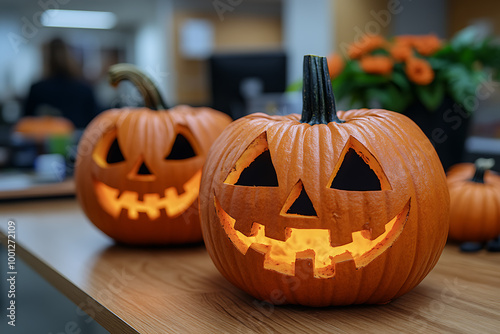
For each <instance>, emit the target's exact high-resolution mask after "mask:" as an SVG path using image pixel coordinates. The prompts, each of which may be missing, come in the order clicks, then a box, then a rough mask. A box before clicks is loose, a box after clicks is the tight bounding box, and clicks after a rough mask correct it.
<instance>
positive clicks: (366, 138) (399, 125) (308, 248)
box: [200, 56, 449, 306]
mask: <svg viewBox="0 0 500 334" xmlns="http://www.w3.org/2000/svg"><path fill="white" fill-rule="evenodd" d="M303 95H304V106H303V114H302V119H300V118H299V115H289V116H268V115H264V114H253V115H249V116H247V117H244V118H242V119H239V120H237V121H236V122H234V123H233V124H231V125H230V126H229V127H228V128H227V129H226V130H225V131H224V132H223V133H222V134H221V136H220V137H219V139H218V140H217V141H216V142H215V143H214V145H213V147H212V149H211V151H210V153H209V156H208V158H207V162H206V164H205V167H204V170H203V176H202V181H201V190H200V198H201V201H200V211H201V222H202V230H203V237H204V240H205V244H206V247H207V249H208V252H209V254H210V256H211V258H212V260H213V261H214V263H215V265H216V267H217V268H218V269H219V271H220V272H221V273H222V275H223V276H225V277H226V278H227V279H228V280H229V281H230V282H232V283H233V284H234V285H236V286H238V287H239V288H241V289H243V290H245V291H246V292H248V293H249V294H251V295H253V296H254V297H256V298H259V299H261V300H265V301H268V302H271V303H274V304H283V303H292V304H302V305H310V306H326V305H345V304H359V303H385V302H388V301H390V300H391V299H393V298H396V297H398V296H401V295H402V294H404V293H406V292H408V291H409V290H411V289H412V288H413V287H415V286H416V285H417V284H418V283H419V282H420V281H421V280H422V279H423V278H424V277H425V276H426V275H427V273H428V272H429V271H430V270H431V269H432V268H433V267H434V265H435V264H436V262H437V260H438V258H439V256H440V254H441V251H442V249H443V247H444V245H445V242H446V236H447V229H448V206H449V195H448V189H447V186H446V178H445V174H444V171H443V168H442V167H441V164H440V161H439V158H438V156H437V155H436V152H435V150H434V148H433V147H432V145H431V143H430V142H429V141H428V139H427V138H426V137H425V135H424V134H423V133H422V132H421V131H420V129H419V128H418V127H417V126H416V125H415V124H414V123H413V122H411V121H410V120H409V119H408V118H407V117H405V116H403V115H401V114H397V113H393V112H390V111H386V110H367V109H362V110H350V111H346V112H342V111H340V112H338V113H337V112H336V110H335V104H334V99H333V94H332V92H331V85H330V78H329V76H328V67H327V65H326V59H325V58H319V57H316V56H306V57H305V60H304V91H303ZM337 115H338V117H337Z"/></svg>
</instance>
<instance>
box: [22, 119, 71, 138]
mask: <svg viewBox="0 0 500 334" xmlns="http://www.w3.org/2000/svg"><path fill="white" fill-rule="evenodd" d="M74 130H75V126H74V125H73V123H71V121H70V120H68V119H66V118H64V117H55V116H37V117H35V116H26V117H23V118H21V119H20V120H19V122H17V124H16V126H15V127H14V132H16V133H20V134H21V135H22V136H23V137H27V138H31V139H35V140H43V139H45V138H47V137H50V136H70V135H72V134H73V131H74Z"/></svg>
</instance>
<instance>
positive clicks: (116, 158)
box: [106, 138, 125, 164]
mask: <svg viewBox="0 0 500 334" xmlns="http://www.w3.org/2000/svg"><path fill="white" fill-rule="evenodd" d="M122 161H125V158H124V157H123V153H122V150H121V149H120V145H119V144H118V138H115V140H113V143H111V146H110V147H109V150H108V154H107V155H106V162H107V163H108V164H114V163H118V162H122Z"/></svg>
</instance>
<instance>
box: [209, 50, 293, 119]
mask: <svg viewBox="0 0 500 334" xmlns="http://www.w3.org/2000/svg"><path fill="white" fill-rule="evenodd" d="M209 64H210V74H211V89H212V106H213V108H214V109H217V110H220V111H223V112H225V113H227V114H228V115H230V116H231V117H232V118H233V119H237V118H240V117H242V116H245V115H246V114H247V113H248V102H247V101H248V100H249V99H252V98H255V97H258V96H259V95H261V94H263V93H283V92H284V91H285V89H286V84H287V80H286V71H287V69H286V68H287V66H286V55H285V53H284V52H260V53H225V54H214V55H213V56H212V57H211V58H210V60H209Z"/></svg>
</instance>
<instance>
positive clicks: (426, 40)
mask: <svg viewBox="0 0 500 334" xmlns="http://www.w3.org/2000/svg"><path fill="white" fill-rule="evenodd" d="M413 45H414V47H415V49H416V50H417V51H418V53H420V54H421V55H423V56H430V55H432V54H433V53H435V52H436V51H438V50H439V49H440V48H441V40H440V39H439V38H438V37H437V36H436V35H425V36H419V37H418V38H416V39H415V41H414V42H413Z"/></svg>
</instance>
